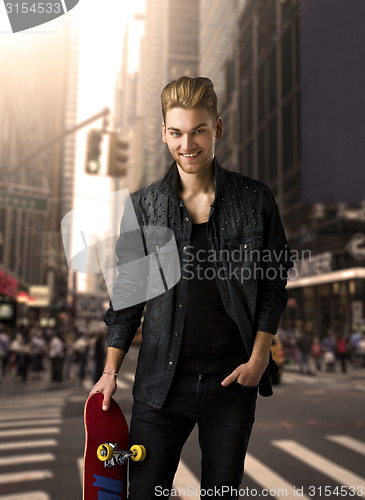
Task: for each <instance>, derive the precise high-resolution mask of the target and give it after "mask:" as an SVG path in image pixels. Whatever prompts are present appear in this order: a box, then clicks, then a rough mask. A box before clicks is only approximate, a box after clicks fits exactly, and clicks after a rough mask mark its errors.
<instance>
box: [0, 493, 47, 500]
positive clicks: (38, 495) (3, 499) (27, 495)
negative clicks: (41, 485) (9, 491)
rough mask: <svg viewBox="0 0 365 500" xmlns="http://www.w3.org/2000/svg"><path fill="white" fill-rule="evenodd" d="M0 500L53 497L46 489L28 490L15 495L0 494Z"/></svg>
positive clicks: (28, 499) (34, 499)
mask: <svg viewBox="0 0 365 500" xmlns="http://www.w3.org/2000/svg"><path fill="white" fill-rule="evenodd" d="M0 500H51V497H50V496H49V495H47V493H45V492H44V491H27V492H26V493H16V494H15V495H0Z"/></svg>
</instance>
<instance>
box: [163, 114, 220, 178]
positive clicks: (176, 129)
mask: <svg viewBox="0 0 365 500" xmlns="http://www.w3.org/2000/svg"><path fill="white" fill-rule="evenodd" d="M222 134H223V125H222V120H221V118H218V119H217V120H215V119H214V118H213V117H212V115H211V114H210V113H209V111H208V110H207V109H204V108H197V109H182V108H172V109H169V110H168V111H167V113H166V120H165V122H164V123H163V124H162V140H163V141H164V142H165V143H166V144H167V146H168V148H169V150H170V153H171V155H172V157H173V158H174V160H175V161H176V163H177V165H178V166H179V167H181V169H182V170H183V171H184V172H185V173H187V174H196V173H198V172H201V171H202V170H203V169H204V168H205V167H207V166H209V165H211V163H212V161H213V157H214V146H215V141H216V139H220V138H221V137H222Z"/></svg>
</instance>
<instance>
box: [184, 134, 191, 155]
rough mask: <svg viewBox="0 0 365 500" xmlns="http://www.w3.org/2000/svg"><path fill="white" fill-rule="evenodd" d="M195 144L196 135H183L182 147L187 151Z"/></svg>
mask: <svg viewBox="0 0 365 500" xmlns="http://www.w3.org/2000/svg"><path fill="white" fill-rule="evenodd" d="M193 145H194V137H192V136H191V135H190V134H186V135H184V136H183V143H182V148H183V150H184V152H185V153H187V152H189V151H190V150H191V149H192V147H193Z"/></svg>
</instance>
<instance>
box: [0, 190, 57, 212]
mask: <svg viewBox="0 0 365 500" xmlns="http://www.w3.org/2000/svg"><path fill="white" fill-rule="evenodd" d="M0 206H2V207H6V208H19V209H21V210H34V211H35V212H47V211H48V199H47V198H38V197H36V196H27V195H26V194H23V193H21V194H20V193H9V192H7V191H0Z"/></svg>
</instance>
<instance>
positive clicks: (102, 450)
mask: <svg viewBox="0 0 365 500" xmlns="http://www.w3.org/2000/svg"><path fill="white" fill-rule="evenodd" d="M96 454H97V456H98V459H99V460H100V461H101V462H106V461H107V460H110V459H111V458H113V455H114V450H113V447H112V446H110V444H101V445H100V446H99V447H98V449H97V451H96Z"/></svg>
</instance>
